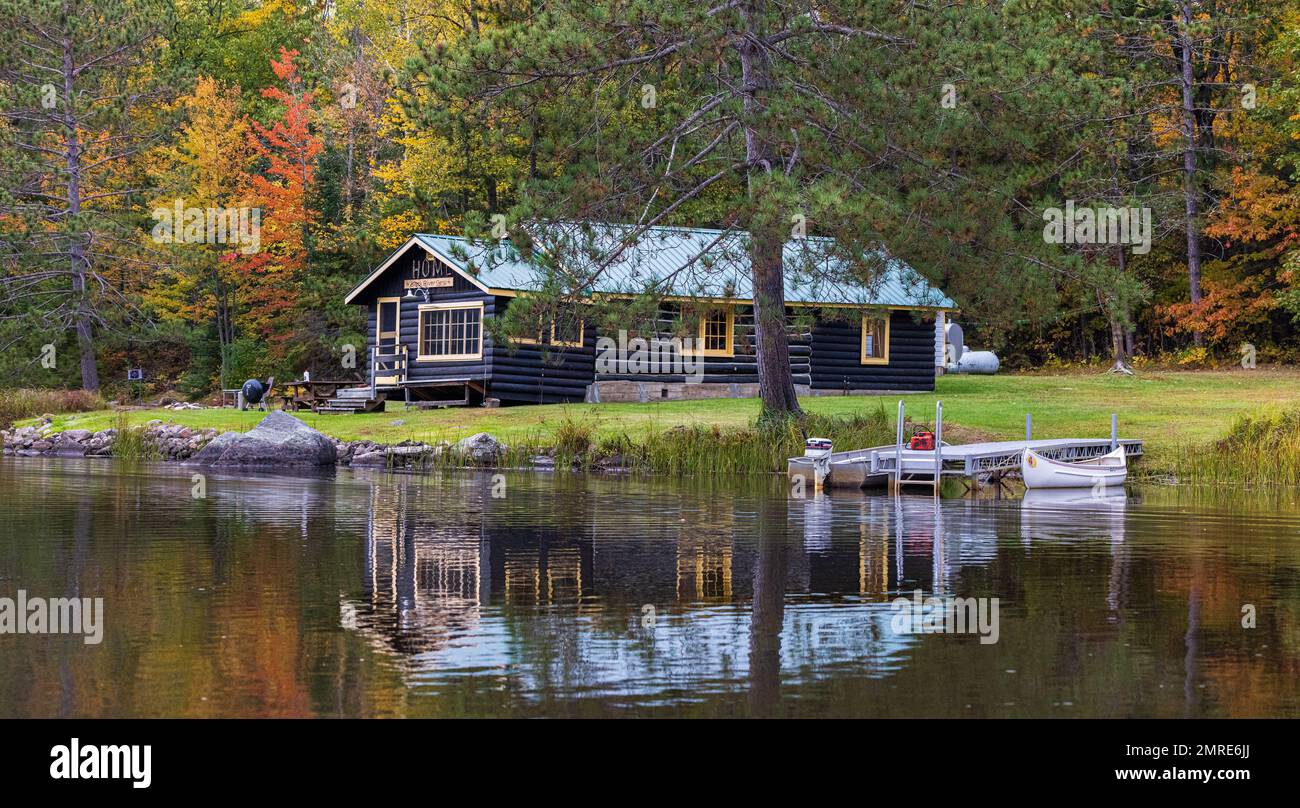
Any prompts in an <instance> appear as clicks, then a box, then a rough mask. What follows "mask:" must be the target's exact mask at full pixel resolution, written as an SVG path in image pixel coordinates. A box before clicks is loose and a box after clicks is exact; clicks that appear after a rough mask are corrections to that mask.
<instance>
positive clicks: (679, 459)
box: [620, 405, 894, 474]
mask: <svg viewBox="0 0 1300 808" xmlns="http://www.w3.org/2000/svg"><path fill="white" fill-rule="evenodd" d="M805 437H822V438H830V439H831V440H832V441H833V442H834V443H835V444H836V445H838V446H840V447H841V448H854V449H857V448H862V447H864V446H876V445H882V444H885V443H892V442H893V439H894V430H893V427H892V426H891V422H890V419H889V417H888V416H887V415H886V414H885V409H884V406H883V405H882V406H880V407H879V408H877V409H875V410H867V411H865V412H859V413H854V414H851V415H848V416H840V417H836V416H827V415H820V414H807V415H805V416H804V418H802V419H793V418H791V419H784V420H779V421H775V422H760V421H755V422H754V423H752V424H750V425H749V426H747V427H742V428H730V429H724V428H722V427H719V426H717V425H713V426H704V425H695V426H678V427H673V428H672V429H667V430H663V431H660V432H654V433H651V434H649V435H648V436H647V437H646V438H645V439H644V440H643V441H641V442H639V443H638V442H635V441H630V440H629V441H627V442H625V443H624V444H622V445H621V446H620V450H621V452H622V454H623V456H624V457H625V458H626V459H630V460H632V461H633V465H634V466H639V467H641V468H643V469H644V470H646V471H651V472H655V473H659V474H765V473H775V472H782V471H785V468H786V461H787V460H788V459H789V458H791V457H795V456H797V455H801V454H803V450H804V439H805Z"/></svg>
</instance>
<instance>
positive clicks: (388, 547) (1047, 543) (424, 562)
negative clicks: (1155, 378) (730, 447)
mask: <svg viewBox="0 0 1300 808" xmlns="http://www.w3.org/2000/svg"><path fill="white" fill-rule="evenodd" d="M193 473H194V470H193V469H188V468H184V467H180V466H176V465H170V464H160V465H147V466H134V467H131V466H121V465H115V464H113V463H110V462H106V461H70V460H39V459H33V460H9V459H5V460H0V492H3V493H2V494H0V502H2V503H3V508H2V510H0V514H2V518H0V597H10V598H12V597H15V596H16V593H17V590H19V589H24V590H26V592H27V593H28V595H29V596H42V597H60V596H67V595H72V594H77V595H80V596H88V597H103V598H104V599H105V609H106V628H105V631H104V639H103V642H102V643H101V644H100V645H97V646H88V645H85V644H84V643H83V642H82V640H81V638H80V637H69V636H31V635H22V636H15V635H0V716H229V715H276V716H297V715H327V716H466V715H474V716H499V715H516V716H531V715H548V716H578V715H687V716H747V715H782V716H1256V715H1261V716H1262V715H1286V716H1300V505H1297V503H1296V502H1295V501H1294V500H1295V499H1300V497H1296V496H1294V495H1293V494H1292V493H1291V492H1287V493H1286V494H1285V495H1283V496H1281V497H1280V499H1279V497H1277V496H1274V497H1272V498H1267V497H1263V496H1261V495H1258V494H1256V495H1251V496H1246V495H1231V494H1225V493H1222V492H1219V493H1214V492H1206V491H1198V490H1195V489H1191V490H1189V489H1169V488H1161V489H1145V490H1143V491H1135V490H1130V491H1129V492H1128V494H1127V495H1126V496H1125V495H1116V496H1112V497H1111V498H1110V499H1106V500H1101V501H1097V500H1094V499H1092V498H1090V497H1089V496H1088V494H1087V492H1084V493H1083V494H1081V495H1066V496H1065V497H1064V498H1062V497H1061V496H1060V495H1057V496H1055V497H1051V498H1047V499H1039V498H1037V497H1031V498H1030V499H1029V500H1028V501H1023V502H1022V501H1020V500H1008V501H1000V502H994V501H971V500H946V501H944V502H943V503H942V504H941V505H940V506H939V507H938V508H936V507H935V505H934V503H933V501H932V500H931V499H929V498H927V497H915V498H904V499H903V500H901V502H898V503H896V502H895V500H893V499H891V498H888V497H881V496H865V495H856V494H854V495H846V494H835V495H833V496H829V497H822V498H818V499H816V500H807V501H801V500H792V499H787V498H786V496H785V492H784V488H783V487H782V486H781V485H780V484H779V482H778V481H770V482H771V484H769V482H768V481H763V482H751V483H749V484H737V485H734V486H728V485H719V484H716V483H709V482H701V481H698V480H688V481H684V482H683V481H669V480H644V479H615V478H581V477H564V476H559V477H557V476H552V475H547V474H518V475H507V476H506V477H505V486H504V491H502V490H501V488H500V486H497V490H496V493H498V494H504V496H500V497H493V493H494V481H493V479H492V478H491V476H490V475H487V474H473V473H448V474H443V475H435V476H429V477H408V476H389V475H385V474H382V473H369V472H360V471H358V472H351V471H346V470H343V471H340V472H339V473H338V474H337V476H333V475H331V476H329V477H324V478H303V479H296V478H290V477H283V476H264V477H234V476H224V475H218V474H210V475H209V476H208V479H207V497H206V499H194V498H193V497H192V496H191V488H192V485H193V483H192V482H191V477H190V475H191V474H193ZM916 589H921V590H923V591H924V593H925V594H926V595H931V594H933V593H936V592H937V593H942V594H948V595H956V596H963V597H989V598H992V597H996V598H998V599H999V618H1000V622H999V637H998V642H997V643H995V644H981V643H980V642H979V640H978V638H977V637H976V636H972V635H949V634H924V635H921V634H900V633H897V632H895V631H894V630H893V628H892V626H891V622H892V620H891V618H892V617H893V615H894V614H895V611H894V610H893V608H892V607H891V601H892V600H893V599H894V598H895V597H898V596H899V595H900V594H901V595H903V596H906V597H909V598H910V597H911V596H912V595H913V592H914V590H916ZM1243 604H1251V605H1253V606H1254V610H1255V614H1256V619H1257V626H1256V627H1255V628H1253V629H1247V628H1243V627H1242V607H1243Z"/></svg>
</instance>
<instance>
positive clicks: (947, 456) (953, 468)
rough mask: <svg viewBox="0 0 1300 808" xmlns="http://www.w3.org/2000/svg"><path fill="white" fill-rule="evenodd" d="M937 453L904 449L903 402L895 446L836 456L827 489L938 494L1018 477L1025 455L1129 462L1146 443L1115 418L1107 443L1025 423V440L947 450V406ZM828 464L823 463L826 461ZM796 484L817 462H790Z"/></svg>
mask: <svg viewBox="0 0 1300 808" xmlns="http://www.w3.org/2000/svg"><path fill="white" fill-rule="evenodd" d="M935 411H936V412H935V441H936V443H935V448H934V449H932V450H930V449H927V450H916V449H908V448H904V441H903V423H904V420H903V402H902V401H900V402H898V413H899V417H898V437H897V441H896V442H895V444H894V445H892V446H872V447H869V448H866V449H854V450H851V451H846V452H832V453H831V454H830V457H829V464H828V465H827V466H824V468H826V470H827V474H826V476H825V481H824V483H823V485H825V486H829V487H834V488H864V487H867V486H872V485H881V486H884V485H889V484H891V483H892V484H894V486H895V487H902V486H907V485H923V486H925V487H927V488H934V487H935V481H936V479H939V480H940V481H942V478H943V477H955V478H961V479H965V480H978V479H980V478H992V479H995V480H998V479H1000V478H1001V477H1002V475H1004V474H1006V473H1007V472H1011V471H1014V472H1019V471H1020V457H1021V455H1022V454H1023V453H1024V451H1025V449H1033V450H1034V451H1035V452H1038V453H1039V454H1042V455H1044V456H1045V457H1050V458H1052V459H1053V460H1063V461H1067V462H1068V461H1075V460H1086V459H1088V458H1091V457H1100V456H1102V455H1104V454H1106V453H1107V452H1110V451H1111V450H1112V449H1114V448H1116V447H1118V446H1123V447H1124V454H1125V456H1126V457H1127V458H1129V459H1130V460H1131V459H1133V458H1137V457H1141V456H1142V441H1141V440H1137V439H1133V438H1123V439H1121V438H1120V437H1119V436H1118V434H1117V423H1116V417H1115V416H1113V415H1112V416H1111V437H1109V438H1056V439H1046V440H1043V439H1038V440H1035V439H1033V438H1032V421H1031V420H1030V419H1029V418H1026V420H1025V423H1026V426H1025V433H1026V437H1025V439H1024V440H1006V441H990V442H983V443H964V444H958V445H954V444H948V443H944V442H943V403H942V402H940V403H939V404H938V405H937V406H936V407H935ZM823 462H825V461H823ZM787 468H788V472H789V474H790V476H791V477H792V478H794V477H800V476H802V477H804V478H805V479H806V480H810V481H811V480H813V479H814V477H815V475H814V461H813V459H812V458H809V457H792V458H790V460H789V463H788V467H787Z"/></svg>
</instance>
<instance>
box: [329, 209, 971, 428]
mask: <svg viewBox="0 0 1300 808" xmlns="http://www.w3.org/2000/svg"><path fill="white" fill-rule="evenodd" d="M601 227H603V228H605V229H604V230H602V231H600V232H601V233H602V238H604V239H605V240H606V242H607V243H604V244H601V245H599V246H601V247H603V248H604V250H603V251H596V252H597V253H598V254H599V255H602V256H616V259H617V260H610V259H609V258H607V257H606V258H602V259H600V270H599V271H598V272H595V273H592V274H591V275H588V276H586V279H587V285H588V286H589V288H590V293H591V294H592V295H608V296H611V297H616V296H625V297H629V298H630V297H633V296H636V295H644V294H646V293H647V290H653V297H654V298H655V299H656V300H658V301H659V302H658V304H657V307H658V308H657V315H656V317H655V320H654V322H655V325H654V327H653V328H652V329H646V330H647V331H652V332H653V333H645V334H636V333H633V334H630V335H629V334H628V332H626V331H622V332H621V333H598V331H599V329H598V328H596V327H595V325H594V324H593V322H592V321H591V320H585V321H584V320H583V319H582V318H580V317H577V318H574V323H573V324H572V325H570V326H568V327H559V326H557V324H556V323H551V324H550V326H549V328H542V327H539V329H538V334H537V335H536V338H526V339H511V340H509V341H508V342H503V343H502V344H496V342H495V341H494V340H493V338H492V335H491V334H490V333H489V331H488V329H487V328H486V324H487V323H488V321H490V320H491V319H492V318H493V317H496V316H499V315H500V314H501V313H503V312H504V311H505V310H506V309H507V307H509V306H510V305H511V303H512V301H514V300H516V299H518V298H520V297H521V296H527V295H528V294H529V293H530V292H536V291H537V290H538V289H539V288H540V284H541V283H542V277H541V276H542V275H543V274H544V273H543V271H542V270H540V269H539V268H538V266H539V261H538V260H537V258H536V257H535V258H534V260H532V261H527V260H524V259H523V258H522V257H521V256H520V254H519V253H518V251H516V250H515V249H514V247H513V246H511V244H510V242H509V241H507V240H502V241H498V242H474V241H470V240H468V239H466V238H463V237H459V236H450V235H432V234H416V235H414V236H411V237H410V238H409V239H408V240H407V241H406V243H404V244H403V245H402V246H401V247H399V248H398V249H397V250H396V251H394V252H393V253H392V254H391V255H390V256H389V257H388V258H387V259H386V260H385V261H384V262H383V263H381V264H380V265H379V266H378V267H376V268H375V269H374V270H373V271H372V272H370V273H369V274H368V275H367V276H366V277H365V278H364V279H363V280H362V281H361V282H360V283H358V284H357V286H356V287H355V288H353V289H352V291H351V292H350V293H349V294H348V295H347V297H346V298H345V302H346V303H348V304H353V305H357V306H362V307H364V309H365V311H366V314H367V323H368V324H367V341H368V345H367V351H366V357H367V359H366V362H367V364H366V368H365V371H366V373H367V378H368V384H367V385H365V386H364V387H360V388H355V389H352V390H347V391H343V393H342V394H341V395H340V397H339V398H338V399H335V400H332V401H330V402H329V403H328V405H326V406H325V407H323V408H322V409H323V410H324V411H353V412H356V411H368V410H372V409H376V408H379V407H381V406H382V404H383V402H384V401H385V400H402V401H405V402H407V403H409V404H415V405H431V406H446V405H453V404H461V405H464V404H474V403H481V402H484V401H486V400H489V399H495V400H496V401H498V402H500V403H503V404H525V403H526V404H542V403H548V404H549V403H558V402H575V401H588V402H610V401H641V402H645V401H652V400H674V399H694V398H722V397H752V396H757V394H758V376H757V362H756V358H755V350H756V347H755V346H756V342H755V334H754V301H753V297H752V292H751V291H750V288H751V283H750V272H749V267H748V261H747V259H746V257H745V255H746V253H745V250H744V249H743V243H744V242H743V238H744V234H743V233H741V234H737V235H738V236H739V237H740V239H741V241H740V242H739V243H740V244H741V245H742V247H741V248H740V249H735V248H733V247H727V246H724V245H723V241H724V239H723V236H727V235H730V234H727V233H725V232H724V231H718V230H705V229H696V228H672V227H663V228H652V229H651V230H650V231H649V232H648V233H647V234H644V235H642V236H641V237H640V238H638V239H636V240H632V239H629V238H627V236H628V233H629V232H630V228H629V227H628V226H620V225H602V226H601ZM534 249H535V250H538V251H539V254H545V255H546V256H547V257H548V258H551V259H553V263H552V266H554V261H555V260H562V259H557V258H556V256H558V255H559V254H561V250H559V249H556V250H554V251H549V250H546V249H545V248H544V247H534ZM591 252H592V251H591V250H574V251H573V252H572V254H573V255H575V256H576V255H579V254H587V255H590V254H591ZM835 252H836V248H835V243H834V242H833V241H832V240H830V239H825V238H813V237H808V238H803V239H792V240H791V241H790V242H788V243H787V244H786V247H785V254H784V260H785V275H786V284H785V302H786V307H787V315H788V318H789V320H790V323H791V326H790V328H789V329H788V345H789V351H790V372H791V374H792V376H793V378H794V382H795V386H796V389H797V391H798V392H799V394H800V395H850V394H864V393H885V392H903V391H910V392H916V391H927V390H933V389H934V379H935V375H936V372H941V371H942V367H943V364H944V363H943V350H944V345H943V336H942V335H943V330H944V329H943V326H944V319H945V316H946V314H947V313H948V312H950V311H952V310H953V309H954V304H953V302H952V301H951V300H950V299H949V298H948V297H946V296H945V295H944V294H943V293H942V292H940V291H939V290H938V289H936V288H934V287H933V286H931V285H930V284H929V283H927V282H926V281H925V280H924V279H923V278H921V276H920V275H919V274H918V273H916V272H915V270H913V269H912V268H911V267H910V266H908V265H906V264H905V263H903V262H902V261H900V260H898V259H897V258H893V257H889V256H885V255H883V254H882V255H880V256H876V258H878V264H877V269H876V271H874V272H872V277H873V281H872V282H871V283H869V284H862V283H858V282H854V281H846V280H845V277H846V276H851V277H856V276H855V275H851V274H850V273H845V272H842V271H834V272H832V271H821V270H836V269H839V268H838V267H837V266H835V262H837V261H838V260H840V259H838V258H837V257H836V256H835ZM684 329H685V330H684Z"/></svg>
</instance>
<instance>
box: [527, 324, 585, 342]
mask: <svg viewBox="0 0 1300 808" xmlns="http://www.w3.org/2000/svg"><path fill="white" fill-rule="evenodd" d="M547 333H549V334H550V336H549V338H547V339H546V340H545V341H546V343H547V344H549V345H555V346H557V347H561V348H581V347H582V342H583V337H584V336H586V330H585V329H584V327H583V322H582V320H564V321H561V322H556V321H555V320H551V324H550V328H543V327H542V325H541V321H540V320H539V321H538V325H537V336H536V337H518V338H516V339H515V342H517V343H519V344H520V345H541V344H542V342H543V339H542V337H543V335H544V334H547Z"/></svg>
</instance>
